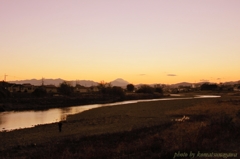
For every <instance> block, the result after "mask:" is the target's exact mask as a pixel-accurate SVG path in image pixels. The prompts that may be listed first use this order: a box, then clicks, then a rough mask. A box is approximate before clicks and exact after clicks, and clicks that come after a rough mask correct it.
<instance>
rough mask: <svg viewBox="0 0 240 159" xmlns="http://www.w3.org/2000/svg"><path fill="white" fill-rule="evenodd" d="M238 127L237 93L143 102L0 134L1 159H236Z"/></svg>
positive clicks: (239, 147)
mask: <svg viewBox="0 0 240 159" xmlns="http://www.w3.org/2000/svg"><path fill="white" fill-rule="evenodd" d="M183 116H185V117H187V118H185V120H184V119H183ZM175 119H183V120H182V121H180V120H178V121H176V120H175ZM239 130H240V97H238V96H228V97H223V98H214V99H187V100H174V101H155V102H142V103H136V104H127V105H121V106H113V107H102V108H97V109H92V110H89V111H85V112H83V113H80V114H77V115H73V116H70V117H68V118H67V121H65V122H64V123H63V127H62V132H58V125H57V123H53V124H48V125H41V126H37V127H34V128H29V129H22V130H15V131H11V132H1V133H0V141H1V145H0V158H3V159H4V158H39V159H40V158H41V159H42V158H53V159H55V158H166V159H168V158H174V157H175V158H204V159H206V158H213V155H215V157H214V158H224V156H225V158H240V157H239V155H240V131H239ZM190 152H191V153H190ZM190 155H191V156H192V157H190ZM194 155H195V156H194ZM211 155H212V156H211ZM181 156H182V157H181ZM217 156H218V157H217Z"/></svg>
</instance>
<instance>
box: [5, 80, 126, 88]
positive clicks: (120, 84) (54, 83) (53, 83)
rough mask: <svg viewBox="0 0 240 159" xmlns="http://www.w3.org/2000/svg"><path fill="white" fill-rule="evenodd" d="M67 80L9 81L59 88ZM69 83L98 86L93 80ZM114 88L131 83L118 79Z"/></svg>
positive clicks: (113, 84) (112, 82) (114, 83)
mask: <svg viewBox="0 0 240 159" xmlns="http://www.w3.org/2000/svg"><path fill="white" fill-rule="evenodd" d="M64 81H66V80H63V79H61V78H58V79H30V80H19V81H8V82H9V83H16V84H25V83H30V84H32V85H35V86H40V85H42V83H43V84H44V85H55V86H58V85H59V84H60V83H62V82H64ZM66 82H68V83H70V84H71V85H73V86H75V85H76V84H80V85H82V86H85V87H90V86H97V85H98V82H94V81H91V80H77V81H66ZM109 83H111V85H112V86H119V87H126V86H127V84H129V82H127V81H125V80H123V79H121V78H117V79H115V80H113V81H111V82H109Z"/></svg>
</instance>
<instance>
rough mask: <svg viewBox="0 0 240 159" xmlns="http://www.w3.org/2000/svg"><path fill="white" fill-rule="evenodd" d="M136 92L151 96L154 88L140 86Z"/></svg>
mask: <svg viewBox="0 0 240 159" xmlns="http://www.w3.org/2000/svg"><path fill="white" fill-rule="evenodd" d="M136 92H137V93H149V94H153V93H154V88H152V87H151V86H149V85H141V86H140V87H139V88H138V90H137V91H136Z"/></svg>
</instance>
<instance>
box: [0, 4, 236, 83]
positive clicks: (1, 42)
mask: <svg viewBox="0 0 240 159" xmlns="http://www.w3.org/2000/svg"><path fill="white" fill-rule="evenodd" d="M239 7H240V1H239V0H228V1H227V0H175V1H171V0H168V1H167V0H164V1H163V0H152V1H151V0H148V1H147V0H101V1H99V0H68V1H67V0H54V1H53V0H41V1H37V0H21V1H19V0H11V1H10V0H0V53H1V59H0V74H2V77H3V76H4V74H5V73H6V74H8V75H9V76H8V80H20V79H30V78H38V79H40V78H42V77H45V78H63V79H66V80H75V79H79V80H81V79H89V80H94V81H97V82H99V81H101V80H105V81H107V82H108V81H111V80H113V79H116V78H118V77H121V78H123V79H125V80H127V81H129V82H132V83H134V84H137V83H176V82H183V81H186V82H199V81H201V80H202V79H204V80H209V81H213V82H223V81H231V80H240V74H239V72H240V64H239V59H240V45H239V41H240V29H239V28H240V16H239V15H240V9H239ZM169 75H171V76H169Z"/></svg>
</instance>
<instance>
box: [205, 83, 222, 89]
mask: <svg viewBox="0 0 240 159" xmlns="http://www.w3.org/2000/svg"><path fill="white" fill-rule="evenodd" d="M217 88H218V85H217V84H215V83H214V84H210V83H204V84H202V85H201V90H216V89H217Z"/></svg>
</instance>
